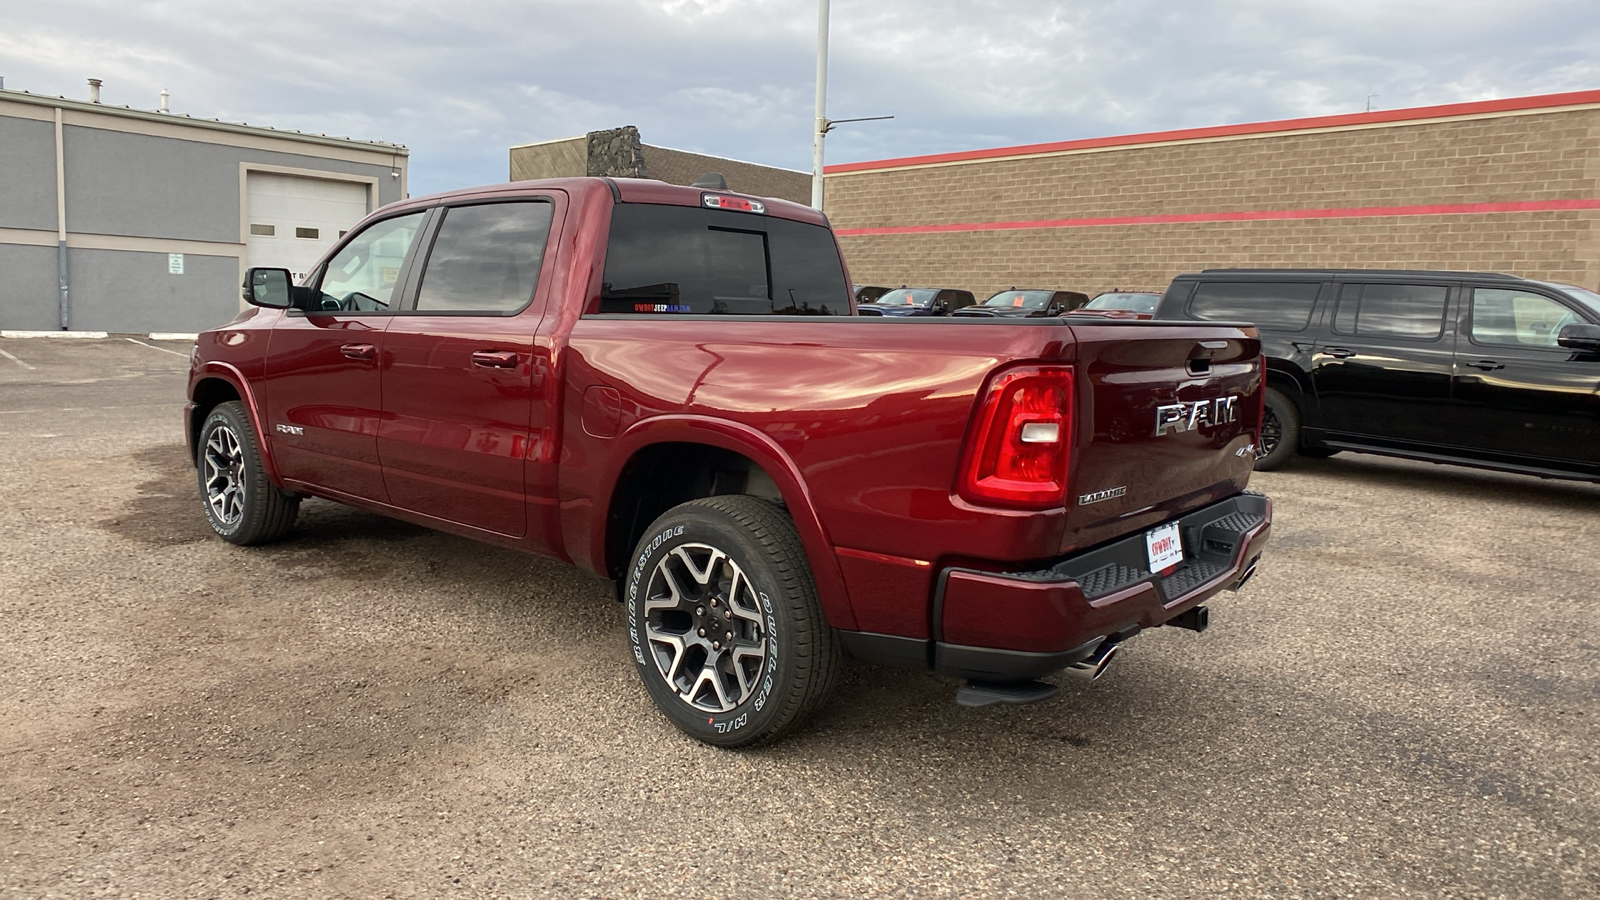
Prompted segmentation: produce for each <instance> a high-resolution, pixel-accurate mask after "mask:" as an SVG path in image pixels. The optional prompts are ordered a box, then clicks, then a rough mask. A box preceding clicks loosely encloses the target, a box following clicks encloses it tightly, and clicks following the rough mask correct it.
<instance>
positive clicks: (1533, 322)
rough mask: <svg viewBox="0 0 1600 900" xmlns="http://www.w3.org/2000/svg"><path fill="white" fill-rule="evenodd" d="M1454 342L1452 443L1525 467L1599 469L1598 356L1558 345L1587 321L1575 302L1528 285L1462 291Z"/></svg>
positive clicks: (1599, 366)
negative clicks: (1569, 331) (1458, 332)
mask: <svg viewBox="0 0 1600 900" xmlns="http://www.w3.org/2000/svg"><path fill="white" fill-rule="evenodd" d="M1467 294H1468V297H1467V300H1466V303H1465V304H1464V306H1465V309H1464V315H1463V316H1462V321H1463V323H1464V325H1463V328H1462V335H1461V337H1460V338H1459V339H1458V340H1457V341H1456V357H1455V358H1456V365H1455V389H1454V394H1455V396H1454V402H1453V411H1454V414H1453V416H1452V419H1453V424H1454V427H1455V433H1456V435H1457V442H1458V443H1461V444H1465V445H1467V446H1469V447H1471V448H1474V449H1477V450H1484V451H1488V452H1490V453H1493V454H1499V455H1503V456H1506V457H1512V458H1514V459H1515V460H1516V461H1518V462H1522V463H1524V464H1527V465H1539V464H1540V463H1541V461H1548V462H1550V463H1554V464H1556V465H1558V466H1561V467H1570V466H1580V467H1589V468H1590V469H1591V470H1592V469H1594V468H1595V467H1600V393H1597V392H1600V358H1597V357H1596V356H1595V355H1593V354H1583V353H1575V352H1573V351H1572V350H1569V349H1567V348H1565V347H1562V346H1560V345H1559V344H1557V343H1556V336H1557V335H1558V334H1559V333H1560V332H1561V329H1562V328H1563V327H1564V326H1566V325H1569V324H1573V323H1586V322H1590V318H1589V316H1588V315H1587V314H1585V313H1584V312H1583V311H1581V310H1580V309H1579V308H1578V306H1577V304H1574V303H1572V302H1571V301H1568V300H1562V299H1558V298H1557V297H1555V296H1551V295H1547V294H1544V293H1538V292H1534V291H1529V290H1522V289H1516V288H1506V287H1503V286H1501V287H1490V286H1486V285H1475V286H1470V287H1468V288H1467Z"/></svg>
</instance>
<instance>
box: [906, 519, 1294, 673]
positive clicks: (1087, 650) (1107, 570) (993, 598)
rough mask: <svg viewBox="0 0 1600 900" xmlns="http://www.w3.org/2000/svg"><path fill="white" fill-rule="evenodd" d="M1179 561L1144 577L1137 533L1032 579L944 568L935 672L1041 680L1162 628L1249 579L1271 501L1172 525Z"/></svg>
mask: <svg viewBox="0 0 1600 900" xmlns="http://www.w3.org/2000/svg"><path fill="white" fill-rule="evenodd" d="M1174 521H1176V522H1177V523H1178V525H1179V529H1180V532H1181V534H1182V539H1183V547H1184V558H1183V561H1182V562H1180V563H1179V564H1178V565H1177V566H1176V568H1174V569H1172V570H1170V571H1168V572H1167V573H1166V574H1165V575H1162V574H1157V573H1152V572H1150V571H1148V569H1147V566H1148V557H1147V553H1146V546H1145V536H1144V534H1143V533H1140V534H1135V535H1131V536H1129V537H1126V538H1122V539H1119V540H1116V541H1113V542H1111V543H1109V544H1105V545H1102V546H1100V547H1097V548H1095V549H1093V550H1089V551H1086V552H1083V553H1079V554H1075V555H1073V556H1069V557H1067V558H1065V559H1063V560H1061V561H1059V562H1057V563H1056V564H1055V565H1053V566H1051V567H1050V568H1048V569H1044V570H1041V571H1036V572H1022V573H995V572H981V571H977V570H974V569H948V570H946V571H944V572H943V573H942V574H941V575H940V578H939V582H938V587H937V590H936V593H935V598H934V622H935V624H936V626H937V631H936V634H935V640H934V642H933V646H932V648H931V649H932V654H931V655H932V659H931V663H932V667H933V668H934V669H935V670H937V671H939V672H942V673H945V674H948V675H955V676H959V677H962V678H972V679H979V680H985V681H1006V680H1023V679H1031V678H1038V677H1040V676H1042V675H1049V674H1051V673H1053V672H1057V671H1060V670H1061V669H1064V668H1066V667H1067V666H1070V665H1072V664H1073V663H1075V662H1079V661H1081V660H1083V659H1085V658H1087V657H1089V656H1090V655H1091V654H1092V653H1094V652H1095V650H1096V649H1098V648H1099V647H1100V646H1101V644H1103V643H1105V642H1107V641H1122V640H1126V639H1127V638H1129V637H1132V636H1133V635H1135V634H1137V633H1138V632H1139V631H1141V630H1142V629H1145V628H1154V627H1156V626H1159V625H1165V624H1167V623H1168V622H1170V621H1171V620H1172V619H1174V618H1175V617H1177V616H1179V615H1181V614H1182V613H1184V612H1186V611H1188V610H1190V609H1193V608H1194V607H1195V606H1198V605H1199V604H1200V603H1202V602H1204V601H1205V600H1206V599H1207V598H1209V597H1211V596H1213V595H1215V594H1217V593H1220V592H1221V591H1224V590H1237V589H1238V588H1239V587H1241V586H1242V585H1243V584H1244V582H1245V581H1247V580H1248V579H1249V578H1250V576H1251V575H1253V574H1254V572H1255V566H1256V563H1257V562H1258V561H1259V560H1260V558H1261V551H1262V548H1263V547H1264V546H1265V545H1266V542H1267V539H1268V537H1269V535H1270V534H1271V531H1272V502H1271V501H1270V500H1268V499H1267V498H1266V497H1264V496H1262V495H1260V494H1252V493H1245V494H1239V495H1236V496H1234V497H1230V498H1229V499H1227V500H1224V501H1222V502H1220V503H1216V504H1213V505H1211V506H1208V507H1205V508H1203V509H1199V510H1196V511H1194V512H1191V513H1187V514H1185V515H1183V516H1180V517H1178V518H1177V519H1175V520H1174Z"/></svg>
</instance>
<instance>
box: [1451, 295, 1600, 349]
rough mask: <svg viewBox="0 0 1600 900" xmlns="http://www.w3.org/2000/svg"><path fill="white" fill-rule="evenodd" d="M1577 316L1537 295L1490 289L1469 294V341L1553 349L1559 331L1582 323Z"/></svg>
mask: <svg viewBox="0 0 1600 900" xmlns="http://www.w3.org/2000/svg"><path fill="white" fill-rule="evenodd" d="M1582 321H1583V319H1582V318H1580V317H1579V316H1578V314H1577V313H1575V312H1573V311H1572V310H1570V309H1568V308H1567V307H1566V306H1565V305H1563V304H1561V303H1558V302H1556V301H1555V300H1552V299H1550V298H1549V297H1546V296H1543V295H1541V294H1530V293H1528V292H1527V291H1510V290H1504V289H1493V288H1475V289H1474V290H1473V292H1472V340H1473V341H1474V342H1475V343H1479V344H1502V345H1508V346H1512V347H1556V346H1559V345H1557V344H1556V337H1557V336H1558V335H1559V334H1560V333H1561V329H1562V328H1564V327H1566V326H1568V325H1571V324H1572V323H1574V322H1582Z"/></svg>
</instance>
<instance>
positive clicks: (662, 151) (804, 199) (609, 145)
mask: <svg viewBox="0 0 1600 900" xmlns="http://www.w3.org/2000/svg"><path fill="white" fill-rule="evenodd" d="M707 172H718V173H720V174H721V175H722V177H723V178H724V179H726V180H727V182H728V189H729V190H733V191H738V192H739V193H741V194H751V195H754V196H757V197H778V198H781V199H784V200H793V201H794V202H796V203H804V204H810V203H811V173H810V172H797V171H795V170H793V169H780V168H778V167H776V166H763V165H760V164H758V163H748V162H743V161H741V160H737V159H728V158H726V157H722V156H707V155H706V154H704V153H690V152H689V151H687V150H674V149H672V148H670V147H657V146H654V145H651V144H646V143H644V142H643V141H642V140H641V139H640V137H639V129H637V128H635V127H633V126H632V125H625V126H623V127H621V128H611V129H607V130H605V131H591V132H589V133H588V134H585V135H579V136H578V137H570V138H560V139H558V140H554V141H541V142H539V143H536V144H521V145H518V146H516V147H512V148H511V180H512V181H527V180H529V179H533V178H577V177H582V176H585V175H609V176H611V177H613V178H656V179H659V180H661V181H665V182H666V183H668V184H693V183H694V180H695V179H696V178H699V177H700V176H701V175H704V174H705V173H707Z"/></svg>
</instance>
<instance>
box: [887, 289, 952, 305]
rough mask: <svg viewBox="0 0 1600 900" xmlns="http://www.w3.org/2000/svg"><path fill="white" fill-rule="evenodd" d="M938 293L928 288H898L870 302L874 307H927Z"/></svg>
mask: <svg viewBox="0 0 1600 900" xmlns="http://www.w3.org/2000/svg"><path fill="white" fill-rule="evenodd" d="M937 293H939V292H938V291H936V290H934V289H932V288H928V289H922V288H900V289H899V290H896V291H890V292H889V293H887V294H884V295H883V296H882V297H879V298H878V299H876V300H874V301H872V302H873V304H874V305H875V306H927V305H928V304H929V303H932V302H933V295H934V294H937Z"/></svg>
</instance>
